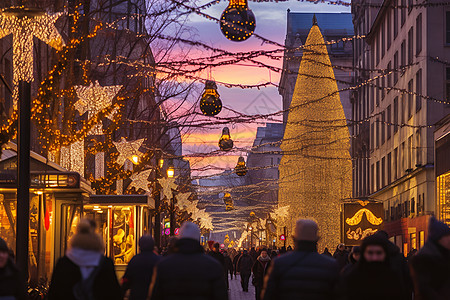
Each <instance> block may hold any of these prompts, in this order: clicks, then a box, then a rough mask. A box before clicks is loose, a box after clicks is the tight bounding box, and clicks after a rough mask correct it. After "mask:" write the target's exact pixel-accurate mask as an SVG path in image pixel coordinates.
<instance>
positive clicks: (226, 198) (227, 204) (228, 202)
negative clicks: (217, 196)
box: [223, 193, 234, 211]
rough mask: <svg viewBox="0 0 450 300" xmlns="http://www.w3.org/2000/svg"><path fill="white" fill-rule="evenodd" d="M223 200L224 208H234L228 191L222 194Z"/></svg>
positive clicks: (228, 209) (227, 209)
mask: <svg viewBox="0 0 450 300" xmlns="http://www.w3.org/2000/svg"><path fill="white" fill-rule="evenodd" d="M223 202H224V203H225V210H226V211H230V210H233V209H234V204H233V198H231V194H230V193H225V195H224V196H223Z"/></svg>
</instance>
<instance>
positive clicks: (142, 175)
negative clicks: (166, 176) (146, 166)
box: [128, 169, 152, 192]
mask: <svg viewBox="0 0 450 300" xmlns="http://www.w3.org/2000/svg"><path fill="white" fill-rule="evenodd" d="M151 172H152V170H151V169H150V170H145V171H142V172H139V173H134V174H133V175H131V177H130V179H131V183H130V185H129V186H128V188H129V189H130V188H133V187H134V188H135V189H136V191H138V190H139V189H143V190H144V191H146V192H150V188H149V187H148V183H149V181H148V177H149V176H150V173H151Z"/></svg>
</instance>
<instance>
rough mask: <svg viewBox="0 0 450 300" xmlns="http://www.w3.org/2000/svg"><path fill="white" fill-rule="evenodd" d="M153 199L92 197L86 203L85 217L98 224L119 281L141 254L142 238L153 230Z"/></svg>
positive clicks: (140, 197)
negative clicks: (134, 258)
mask: <svg viewBox="0 0 450 300" xmlns="http://www.w3.org/2000/svg"><path fill="white" fill-rule="evenodd" d="M154 208H155V204H154V201H153V198H151V197H149V196H147V195H91V196H90V197H89V199H87V202H85V204H84V216H85V217H87V218H90V219H93V220H95V221H96V223H97V226H98V232H99V233H100V234H101V236H102V237H103V241H104V243H105V246H106V256H108V257H111V259H112V260H113V261H114V264H115V266H116V272H117V275H118V276H119V278H121V277H122V276H123V273H124V272H125V269H126V266H127V264H128V262H129V261H130V260H131V258H132V257H133V256H134V255H135V254H136V253H138V241H139V239H140V237H141V236H143V235H145V234H150V233H151V230H152V215H151V213H150V212H151V209H154Z"/></svg>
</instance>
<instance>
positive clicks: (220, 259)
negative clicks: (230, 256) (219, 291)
mask: <svg viewBox="0 0 450 300" xmlns="http://www.w3.org/2000/svg"><path fill="white" fill-rule="evenodd" d="M209 255H210V256H211V257H213V258H214V259H215V260H217V261H218V262H219V263H220V265H221V266H222V268H223V270H224V272H225V257H224V256H223V254H222V253H220V252H215V251H211V252H209Z"/></svg>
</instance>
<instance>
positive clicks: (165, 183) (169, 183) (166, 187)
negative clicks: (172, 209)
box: [158, 178, 178, 199]
mask: <svg viewBox="0 0 450 300" xmlns="http://www.w3.org/2000/svg"><path fill="white" fill-rule="evenodd" d="M158 182H159V184H160V185H161V187H162V191H163V194H164V197H166V199H171V198H172V190H176V189H177V187H178V185H177V184H176V183H175V178H159V179H158Z"/></svg>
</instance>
